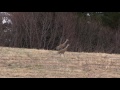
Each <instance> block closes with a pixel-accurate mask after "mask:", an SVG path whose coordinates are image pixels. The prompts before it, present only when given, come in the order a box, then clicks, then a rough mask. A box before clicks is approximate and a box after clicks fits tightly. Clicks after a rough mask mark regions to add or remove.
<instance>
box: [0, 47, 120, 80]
mask: <svg viewBox="0 0 120 90" xmlns="http://www.w3.org/2000/svg"><path fill="white" fill-rule="evenodd" d="M0 78H120V55H119V54H105V53H84V52H80V53H77V52H65V54H64V56H60V55H59V54H57V51H52V50H42V49H41V50H38V49H24V48H8V47H0Z"/></svg>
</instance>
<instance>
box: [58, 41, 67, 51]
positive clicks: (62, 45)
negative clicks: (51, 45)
mask: <svg viewBox="0 0 120 90" xmlns="http://www.w3.org/2000/svg"><path fill="white" fill-rule="evenodd" d="M68 41H69V40H68V39H66V41H65V42H64V43H63V44H60V45H58V46H57V47H56V50H61V49H63V48H64V47H65V45H66V43H67V42H68Z"/></svg>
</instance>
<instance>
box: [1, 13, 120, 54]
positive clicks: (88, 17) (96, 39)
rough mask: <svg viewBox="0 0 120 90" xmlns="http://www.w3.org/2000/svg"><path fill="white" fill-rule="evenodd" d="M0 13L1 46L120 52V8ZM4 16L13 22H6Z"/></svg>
mask: <svg viewBox="0 0 120 90" xmlns="http://www.w3.org/2000/svg"><path fill="white" fill-rule="evenodd" d="M7 13H9V15H5V14H1V15H0V46H5V47H19V48H36V49H47V50H55V47H56V46H57V45H59V44H60V43H62V42H64V41H65V40H66V39H69V44H70V47H69V48H68V51H72V52H104V53H120V12H7ZM3 19H6V21H8V20H9V19H10V20H11V23H4V24H3V23H2V21H3Z"/></svg>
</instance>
